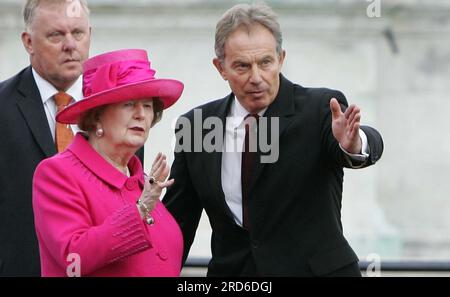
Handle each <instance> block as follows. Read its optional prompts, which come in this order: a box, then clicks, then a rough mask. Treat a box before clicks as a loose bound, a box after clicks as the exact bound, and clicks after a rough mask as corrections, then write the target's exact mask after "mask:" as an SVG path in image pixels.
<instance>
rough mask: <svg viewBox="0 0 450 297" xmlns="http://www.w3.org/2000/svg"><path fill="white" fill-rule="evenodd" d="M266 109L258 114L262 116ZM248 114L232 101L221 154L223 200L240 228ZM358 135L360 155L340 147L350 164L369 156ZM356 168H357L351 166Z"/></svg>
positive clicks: (237, 102) (363, 141)
mask: <svg viewBox="0 0 450 297" xmlns="http://www.w3.org/2000/svg"><path fill="white" fill-rule="evenodd" d="M266 110H267V108H265V109H264V110H262V111H260V112H259V113H258V115H259V116H262V115H263V114H264V113H265V112H266ZM248 114H249V112H248V111H247V110H246V109H245V108H244V107H243V106H242V105H241V104H240V103H239V101H238V100H236V98H234V99H233V102H231V106H230V112H229V114H228V116H227V118H226V124H225V137H224V148H225V149H224V150H223V152H222V172H221V180H222V189H223V193H224V194H225V200H226V202H227V204H228V207H229V208H230V210H231V212H232V213H233V216H234V220H235V222H236V224H238V225H239V226H242V185H241V162H242V148H243V144H244V138H245V127H244V118H245V116H246V115H248ZM359 135H360V137H361V140H362V152H363V153H362V154H349V153H348V152H346V151H345V150H344V149H343V148H342V147H341V146H340V145H339V146H340V147H341V149H342V151H343V152H344V153H345V154H346V157H347V160H348V161H349V162H350V164H352V162H351V161H352V159H353V160H356V161H365V160H366V158H367V157H368V156H369V147H368V143H367V136H366V134H365V133H364V132H363V131H362V130H361V129H360V130H359ZM352 166H353V165H352ZM353 167H354V168H357V167H358V166H353Z"/></svg>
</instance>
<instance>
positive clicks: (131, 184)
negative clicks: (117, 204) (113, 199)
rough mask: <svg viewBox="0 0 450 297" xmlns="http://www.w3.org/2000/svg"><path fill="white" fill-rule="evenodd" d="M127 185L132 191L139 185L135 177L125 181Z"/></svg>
mask: <svg viewBox="0 0 450 297" xmlns="http://www.w3.org/2000/svg"><path fill="white" fill-rule="evenodd" d="M125 187H126V188H127V189H128V190H130V191H131V190H134V189H136V187H137V181H136V180H134V179H128V180H127V181H126V183H125Z"/></svg>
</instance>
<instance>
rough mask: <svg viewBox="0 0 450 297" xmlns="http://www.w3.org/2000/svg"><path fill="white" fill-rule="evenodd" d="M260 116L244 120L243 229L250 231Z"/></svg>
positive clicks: (252, 115)
mask: <svg viewBox="0 0 450 297" xmlns="http://www.w3.org/2000/svg"><path fill="white" fill-rule="evenodd" d="M258 119H259V115H258V114H248V115H247V116H246V117H245V118H244V125H245V138H244V145H243V151H242V163H241V185H242V227H244V228H245V229H247V230H249V228H250V226H249V221H248V194H249V187H250V181H251V177H252V166H253V159H254V157H255V153H256V144H257V133H256V129H257V124H258V123H257V122H258Z"/></svg>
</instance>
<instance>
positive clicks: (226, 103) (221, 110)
mask: <svg viewBox="0 0 450 297" xmlns="http://www.w3.org/2000/svg"><path fill="white" fill-rule="evenodd" d="M233 98H234V96H233V94H231V95H229V96H227V97H225V98H223V99H222V100H221V101H220V103H219V105H218V106H217V108H216V109H214V110H213V111H212V112H211V113H209V114H207V115H204V116H203V121H204V120H205V118H206V117H208V116H215V117H219V118H220V120H221V121H222V124H223V131H222V132H223V134H222V135H223V137H225V125H226V116H227V114H228V110H229V107H230V103H231V100H232V99H233ZM203 121H202V122H203ZM202 131H203V137H202V140H203V139H204V137H205V135H206V134H207V133H208V132H209V131H205V130H202ZM221 143H222V144H223V139H221ZM222 149H223V147H221V148H220V149H219V150H218V151H214V152H211V153H202V156H204V163H203V164H204V168H205V171H206V172H205V174H206V175H207V176H208V179H209V182H210V183H209V184H210V185H211V187H212V188H211V191H212V192H213V193H215V194H214V195H213V196H215V197H216V198H217V199H218V201H219V203H220V205H222V207H223V208H224V209H225V211H226V212H227V214H228V216H229V217H230V218H231V219H233V214H232V212H231V210H230V208H229V207H228V205H227V203H226V201H225V194H224V192H223V188H222Z"/></svg>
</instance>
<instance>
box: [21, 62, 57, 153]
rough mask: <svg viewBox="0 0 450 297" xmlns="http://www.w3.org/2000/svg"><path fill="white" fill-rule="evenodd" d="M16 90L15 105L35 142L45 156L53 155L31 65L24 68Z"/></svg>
mask: <svg viewBox="0 0 450 297" xmlns="http://www.w3.org/2000/svg"><path fill="white" fill-rule="evenodd" d="M18 91H19V96H18V97H17V105H18V106H19V109H20V111H21V112H22V115H23V117H24V119H25V121H26V122H27V124H28V127H29V128H30V130H31V132H32V134H33V136H34V138H35V140H36V142H37V143H38V145H39V147H40V148H41V149H42V151H43V152H44V154H45V155H46V156H47V157H50V156H53V155H54V154H56V148H55V143H54V142H53V138H52V134H51V132H50V127H49V125H48V121H47V117H46V115H45V110H44V105H43V104H42V100H41V96H40V94H39V90H38V88H37V85H36V82H35V81H34V78H33V74H32V72H31V67H28V69H26V70H25V72H24V74H23V76H22V79H21V80H20V82H19V85H18Z"/></svg>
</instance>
